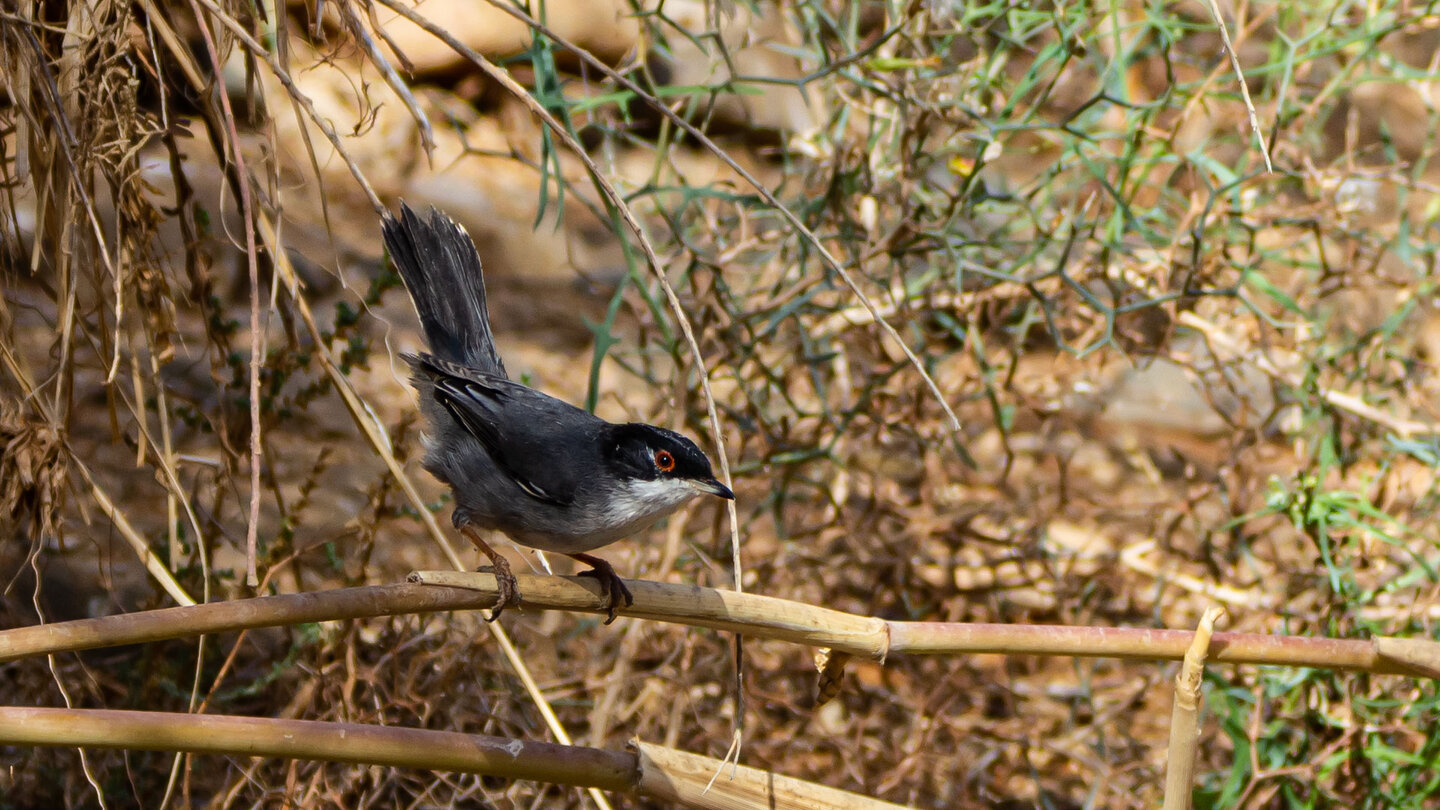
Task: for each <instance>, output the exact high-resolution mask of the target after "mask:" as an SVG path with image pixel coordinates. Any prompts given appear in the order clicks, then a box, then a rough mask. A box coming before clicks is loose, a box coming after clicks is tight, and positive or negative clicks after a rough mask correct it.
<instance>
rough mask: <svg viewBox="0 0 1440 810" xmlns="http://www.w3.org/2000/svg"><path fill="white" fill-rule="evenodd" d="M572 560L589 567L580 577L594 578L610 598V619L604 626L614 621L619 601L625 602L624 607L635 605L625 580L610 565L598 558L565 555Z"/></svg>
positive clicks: (586, 555)
mask: <svg viewBox="0 0 1440 810" xmlns="http://www.w3.org/2000/svg"><path fill="white" fill-rule="evenodd" d="M565 556H567V557H570V558H571V559H574V560H579V561H580V562H583V563H585V564H586V565H588V566H590V570H589V571H581V572H580V576H582V577H594V578H595V579H597V580H599V582H600V590H602V591H604V592H605V595H606V596H609V597H610V618H608V619H606V620H605V623H606V624H609V623H611V622H613V621H615V611H617V610H619V609H620V601H621V600H622V599H623V600H624V601H625V607H630V606H631V605H633V604H635V597H633V596H631V595H630V589H629V588H627V587H625V580H623V579H621V578H620V575H619V574H617V573H615V568H614V567H613V566H611V565H610V563H608V562H605V561H604V560H602V559H600V558H599V557H592V556H591V555H589V554H567V555H565Z"/></svg>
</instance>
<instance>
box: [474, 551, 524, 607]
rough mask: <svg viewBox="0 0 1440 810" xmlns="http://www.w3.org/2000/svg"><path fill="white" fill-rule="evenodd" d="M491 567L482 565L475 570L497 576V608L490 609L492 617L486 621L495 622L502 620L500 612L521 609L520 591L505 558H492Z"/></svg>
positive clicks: (497, 556)
mask: <svg viewBox="0 0 1440 810" xmlns="http://www.w3.org/2000/svg"><path fill="white" fill-rule="evenodd" d="M491 563H492V564H491V565H482V566H480V567H479V568H477V569H475V570H476V571H480V572H483V573H487V574H494V575H495V585H496V589H497V591H498V594H497V598H496V600H495V607H492V608H490V617H489V618H487V619H486V620H485V621H487V622H493V621H495V620H496V619H498V618H500V612H501V611H502V610H504V609H505V608H507V607H513V608H518V607H520V590H519V588H517V587H516V586H515V575H514V574H513V573H511V572H510V563H508V562H506V561H505V558H504V557H501V556H499V555H496V556H495V557H493V558H491Z"/></svg>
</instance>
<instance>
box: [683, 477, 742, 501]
mask: <svg viewBox="0 0 1440 810" xmlns="http://www.w3.org/2000/svg"><path fill="white" fill-rule="evenodd" d="M690 486H692V487H694V488H695V490H696V491H698V492H703V493H705V494H707V495H719V496H720V497H722V498H724V499H725V500H727V501H733V500H735V493H733V492H731V491H730V488H729V487H727V486H725V485H724V484H722V483H720V482H719V481H716V480H715V479H714V478H697V479H695V480H692V481H691V482H690Z"/></svg>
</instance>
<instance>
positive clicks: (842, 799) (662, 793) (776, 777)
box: [632, 740, 902, 810]
mask: <svg viewBox="0 0 1440 810" xmlns="http://www.w3.org/2000/svg"><path fill="white" fill-rule="evenodd" d="M632 745H633V746H634V748H635V749H636V750H637V751H638V752H639V759H640V783H639V785H638V786H637V787H638V791H637V792H639V793H640V794H641V795H642V796H648V797H651V798H655V799H663V800H666V801H670V802H679V803H680V804H683V805H686V806H688V807H715V808H726V810H747V809H748V808H757V810H758V808H795V810H802V808H803V810H820V808H839V810H867V808H874V810H881V808H887V807H889V808H893V807H901V806H902V805H898V804H891V803H890V802H885V801H881V800H879V799H872V798H870V797H868V796H861V795H859V794H856V793H850V792H848V791H844V790H837V789H835V788H832V787H826V786H824V785H817V784H815V783H814V782H806V781H804V780H801V779H796V778H794V777H793V776H782V775H780V774H776V773H772V772H770V771H762V770H759V769H758V768H747V767H745V766H743V765H742V766H739V767H737V768H735V769H734V772H733V773H732V771H731V767H730V766H729V765H725V764H724V763H722V762H721V761H720V760H717V759H712V758H710V757H705V756H700V755H699V754H691V753H688V752H685V751H677V750H675V749H674V748H666V747H664V746H661V745H651V744H650V743H644V742H640V741H638V740H636V741H634V742H633V743H632ZM722 765H724V767H723V769H722V770H721V772H720V777H719V778H718V779H712V777H713V776H714V774H715V772H716V769H717V768H721V766H722Z"/></svg>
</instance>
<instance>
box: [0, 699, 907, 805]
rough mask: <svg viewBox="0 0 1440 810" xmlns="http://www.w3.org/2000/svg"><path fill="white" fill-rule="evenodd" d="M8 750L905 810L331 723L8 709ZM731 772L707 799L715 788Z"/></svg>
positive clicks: (689, 760) (773, 786)
mask: <svg viewBox="0 0 1440 810" xmlns="http://www.w3.org/2000/svg"><path fill="white" fill-rule="evenodd" d="M0 744H4V745H39V746H65V747H71V746H78V747H82V748H125V749H139V750H146V751H182V752H186V753H191V754H224V755H229V756H262V757H282V758H287V759H304V760H315V761H321V762H344V763H351V764H360V765H381V766H388V767H397V768H422V769H425V770H433V771H453V772H460V773H478V774H485V775H487V776H501V777H505V778H509V779H528V780H535V781H541V782H553V783H555V784H562V785H576V786H580V787H591V788H599V789H602V790H609V791H617V792H622V793H635V794H638V795H640V796H644V797H647V798H651V799H656V800H661V801H670V802H676V801H678V802H681V803H683V804H685V805H686V806H689V807H699V808H727V809H728V810H762V809H763V808H785V809H787V810H788V809H792V808H793V810H801V809H802V808H812V809H813V808H819V807H835V808H861V810H866V809H868V808H874V809H875V810H883V809H884V808H892V809H893V808H898V807H899V805H895V804H890V803H888V802H882V801H878V800H876V799H870V798H866V797H864V796H859V795H856V794H853V793H847V792H845V791H842V790H836V789H834V788H827V787H824V786H822V785H816V784H813V783H810V782H805V781H802V780H799V779H795V778H792V777H788V776H783V775H781V774H776V773H772V772H770V771H763V770H760V769H757V768H747V767H743V766H741V767H738V768H736V769H735V772H734V775H733V777H732V776H731V772H730V768H729V767H727V766H725V765H724V763H722V762H721V761H720V760H718V759H711V758H710V757H704V756H699V755H696V754H689V753H686V752H683V751H675V750H672V749H669V748H665V747H663V746H658V745H649V744H644V743H637V744H636V746H637V748H638V751H639V753H638V754H637V753H632V752H629V751H609V750H605V749H601V748H587V747H584V746H577V745H557V744H555V743H546V742H527V741H524V740H511V739H505V738H503V737H491V736H488V735H483V734H461V733H458V732H454V731H430V730H427V729H416V728H398V727H395V726H377V725H367V724H363V723H330V722H323V721H319V720H277V719H271V718H258V717H235V716H225V715H206V714H179V713H170V712H136V711H119V710H114V709H52V708H29V707H18V706H4V707H0ZM722 767H724V772H723V773H722V774H721V776H720V778H719V779H716V780H715V784H714V787H713V788H712V790H711V791H710V792H709V793H708V794H707V793H706V792H705V791H704V787H705V783H706V781H707V780H708V779H709V777H710V776H711V775H712V774H714V773H715V772H716V771H718V770H720V769H721V768H722Z"/></svg>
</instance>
